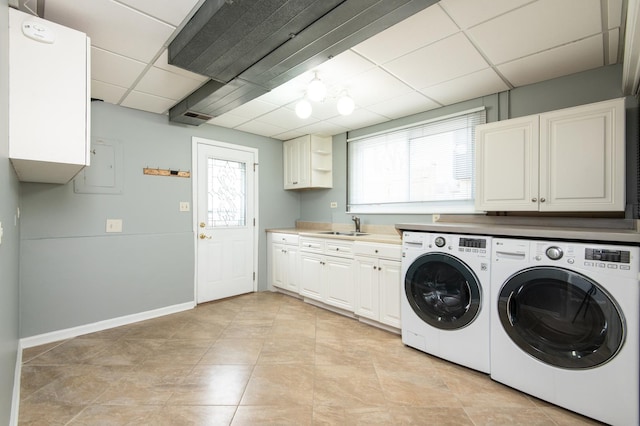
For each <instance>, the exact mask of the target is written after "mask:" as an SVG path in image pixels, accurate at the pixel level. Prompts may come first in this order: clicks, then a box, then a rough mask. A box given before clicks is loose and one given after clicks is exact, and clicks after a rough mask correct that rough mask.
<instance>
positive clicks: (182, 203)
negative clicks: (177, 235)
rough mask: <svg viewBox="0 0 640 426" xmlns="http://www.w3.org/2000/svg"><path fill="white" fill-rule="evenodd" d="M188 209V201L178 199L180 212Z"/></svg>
mask: <svg viewBox="0 0 640 426" xmlns="http://www.w3.org/2000/svg"><path fill="white" fill-rule="evenodd" d="M189 210H191V208H190V207H189V202H188V201H180V211H181V212H188V211H189Z"/></svg>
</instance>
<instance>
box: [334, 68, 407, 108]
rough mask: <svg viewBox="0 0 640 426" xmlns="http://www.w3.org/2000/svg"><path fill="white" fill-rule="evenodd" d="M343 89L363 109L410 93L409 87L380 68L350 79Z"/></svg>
mask: <svg viewBox="0 0 640 426" xmlns="http://www.w3.org/2000/svg"><path fill="white" fill-rule="evenodd" d="M344 89H345V90H347V91H348V93H349V96H351V97H352V98H353V100H354V101H355V103H356V105H358V106H364V107H366V106H367V105H372V104H377V103H380V102H383V101H385V100H387V99H391V98H395V97H397V96H399V95H402V94H407V93H410V92H411V91H412V89H411V87H409V86H407V85H406V84H405V83H404V82H402V81H401V80H400V79H398V78H397V77H395V76H393V75H392V74H391V73H389V72H387V71H386V70H384V69H382V68H373V69H371V70H369V71H367V72H365V73H363V74H359V75H357V76H355V77H352V78H351V79H350V80H347V81H346V82H345V83H344Z"/></svg>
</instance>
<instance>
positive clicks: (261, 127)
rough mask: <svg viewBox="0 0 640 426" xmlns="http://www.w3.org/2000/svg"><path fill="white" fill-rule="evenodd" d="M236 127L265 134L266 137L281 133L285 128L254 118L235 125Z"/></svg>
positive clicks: (257, 133)
mask: <svg viewBox="0 0 640 426" xmlns="http://www.w3.org/2000/svg"><path fill="white" fill-rule="evenodd" d="M236 129H237V130H240V131H243V132H248V133H253V134H256V135H262V136H266V137H268V138H270V137H271V136H273V135H277V134H281V133H283V132H285V131H286V130H287V129H286V128H284V127H280V126H276V125H273V124H271V123H262V122H259V121H255V120H252V121H247V122H246V123H244V124H241V125H239V126H237V127H236Z"/></svg>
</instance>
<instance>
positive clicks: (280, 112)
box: [255, 107, 316, 129]
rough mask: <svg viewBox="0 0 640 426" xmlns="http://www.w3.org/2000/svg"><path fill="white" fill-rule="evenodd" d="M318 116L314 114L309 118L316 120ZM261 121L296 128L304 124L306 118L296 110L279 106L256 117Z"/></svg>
mask: <svg viewBox="0 0 640 426" xmlns="http://www.w3.org/2000/svg"><path fill="white" fill-rule="evenodd" d="M314 119H316V117H314V116H312V117H311V118H310V119H309V120H314ZM255 120H256V121H259V122H261V123H268V124H272V125H274V126H278V127H283V128H285V129H295V128H296V127H299V126H301V125H303V124H304V121H305V120H302V119H301V118H300V117H298V116H297V115H296V113H295V111H293V110H291V109H289V108H285V107H283V108H278V109H275V110H273V111H271V112H268V113H266V114H264V115H261V116H260V117H257V118H256V119H255Z"/></svg>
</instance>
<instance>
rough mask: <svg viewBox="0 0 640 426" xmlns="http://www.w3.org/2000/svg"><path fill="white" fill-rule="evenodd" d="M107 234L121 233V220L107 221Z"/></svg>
mask: <svg viewBox="0 0 640 426" xmlns="http://www.w3.org/2000/svg"><path fill="white" fill-rule="evenodd" d="M107 232H122V219H107Z"/></svg>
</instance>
